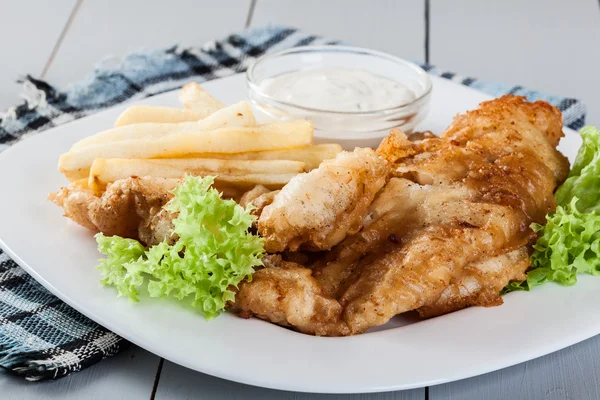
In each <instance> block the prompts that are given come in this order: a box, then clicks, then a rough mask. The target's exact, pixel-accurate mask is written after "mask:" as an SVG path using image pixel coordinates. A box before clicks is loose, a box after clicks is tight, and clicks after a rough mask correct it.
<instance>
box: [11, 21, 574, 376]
mask: <svg viewBox="0 0 600 400" xmlns="http://www.w3.org/2000/svg"><path fill="white" fill-rule="evenodd" d="M337 43H338V42H337V41H330V40H327V39H324V38H322V37H319V36H314V35H309V34H306V33H303V32H301V31H298V30H296V29H291V28H287V27H281V26H267V27H259V28H252V29H250V30H247V31H245V32H242V33H239V34H234V35H230V36H228V37H226V38H224V39H223V40H220V41H215V42H210V43H207V44H205V45H204V46H202V47H192V48H182V47H179V46H175V47H171V48H168V49H160V50H153V51H145V52H139V53H134V54H131V55H128V56H126V57H125V58H124V59H123V60H122V61H121V63H120V65H118V66H115V67H112V68H108V67H106V66H101V67H99V68H98V69H97V70H96V71H94V73H93V74H92V75H90V77H89V78H88V79H87V80H85V81H83V82H79V83H77V84H74V85H71V86H70V87H69V89H67V90H59V89H57V88H55V87H53V86H52V85H50V84H49V83H47V82H44V81H41V80H38V79H34V78H33V77H31V76H27V77H26V78H25V79H24V80H23V84H24V90H25V92H24V96H25V97H26V99H27V102H26V103H23V104H21V105H19V106H16V107H12V108H10V109H9V110H8V111H7V112H6V113H4V115H3V116H2V117H1V119H0V151H2V150H3V149H5V148H7V147H8V146H10V145H12V144H14V143H15V142H17V141H19V140H23V139H25V138H26V137H27V136H28V135H32V134H36V133H39V132H41V131H43V130H46V129H49V128H52V127H55V126H58V125H62V124H64V123H68V122H70V121H73V120H75V119H78V118H81V117H84V116H86V115H90V114H93V113H96V112H98V111H102V110H104V109H107V108H110V107H112V106H114V105H116V104H120V103H123V102H125V101H130V100H138V99H142V98H144V97H148V96H153V95H155V94H158V93H162V92H166V91H169V90H173V89H177V88H179V87H181V86H183V85H184V84H186V83H187V82H190V81H197V82H203V81H207V80H211V79H217V78H221V77H225V76H229V75H232V74H236V73H239V72H243V71H245V70H246V68H247V67H248V65H249V64H250V63H252V62H253V61H254V60H255V59H256V58H257V57H259V56H261V55H263V54H265V53H268V52H272V51H276V50H281V49H284V48H288V47H293V46H301V45H310V44H337ZM105 64H106V63H105ZM423 67H424V68H425V69H426V70H427V71H429V73H430V74H433V75H437V76H441V77H443V78H446V79H450V80H453V81H456V82H459V83H461V84H463V85H466V86H469V87H472V88H475V89H478V90H480V91H482V92H485V93H487V94H490V95H492V96H495V97H498V96H501V95H504V94H507V93H512V94H518V95H524V96H527V97H528V98H529V99H530V100H539V99H541V100H547V101H549V102H550V103H552V104H554V105H555V106H558V107H559V108H560V110H561V111H562V113H563V115H564V120H565V125H567V126H568V127H570V128H572V129H579V128H580V127H582V126H583V125H584V122H585V109H584V107H583V105H582V103H581V102H580V101H578V100H575V99H571V98H564V97H558V96H549V95H546V94H543V93H540V92H536V91H533V90H528V89H525V88H522V87H520V86H510V85H503V84H497V83H490V82H485V81H482V80H479V79H475V78H469V77H463V76H459V75H457V74H454V73H451V72H445V71H442V70H439V69H438V68H435V67H433V66H428V65H426V66H423ZM126 345H127V342H126V341H125V340H124V339H122V338H120V337H119V336H117V335H116V334H114V333H112V332H110V331H108V330H106V329H105V328H103V327H102V326H99V325H98V324H96V323H95V322H93V321H91V320H89V319H87V318H86V317H84V316H83V315H81V314H79V313H78V312H77V311H75V310H74V309H72V308H71V307H69V306H68V305H66V304H65V303H63V302H62V301H61V300H59V299H58V298H56V297H55V296H53V295H52V294H51V293H50V292H48V291H47V290H46V289H45V288H43V287H42V286H41V285H40V284H39V283H37V282H36V281H35V280H34V279H33V278H31V277H30V276H29V275H28V274H27V273H26V272H25V271H23V270H22V269H21V268H20V267H19V266H18V265H17V264H16V263H15V262H14V261H12V260H11V259H10V258H9V257H8V256H7V255H6V254H5V253H3V252H2V251H1V250H0V367H1V368H2V369H3V370H4V371H7V372H9V373H13V374H17V375H20V376H23V377H25V378H26V379H28V380H32V381H36V380H43V379H56V378H60V377H62V376H65V375H68V374H70V373H72V372H75V371H79V370H81V369H83V368H86V367H88V366H90V365H92V364H95V363H96V362H98V361H100V360H102V359H104V358H106V357H108V356H111V355H113V354H116V353H118V352H119V351H120V350H122V349H123V348H124V347H125V346H126Z"/></svg>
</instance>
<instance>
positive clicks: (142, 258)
mask: <svg viewBox="0 0 600 400" xmlns="http://www.w3.org/2000/svg"><path fill="white" fill-rule="evenodd" d="M213 182H214V178H213V177H205V178H199V177H192V176H189V177H187V178H186V179H185V181H184V182H183V183H182V184H181V185H179V186H177V187H176V188H175V189H174V191H173V194H174V195H175V197H174V198H173V199H172V200H171V201H170V202H169V203H168V204H167V205H166V206H165V208H166V209H167V210H168V211H170V212H171V213H173V214H174V215H177V217H176V218H175V219H173V226H174V228H173V232H174V233H175V234H176V235H177V236H178V239H177V241H176V242H175V243H174V244H172V245H169V244H167V243H166V242H162V243H160V244H158V245H156V246H152V247H150V248H149V249H146V248H144V246H142V244H140V242H138V241H137V240H133V239H124V238H122V237H118V236H112V237H107V236H104V235H103V234H101V233H99V234H97V235H96V240H97V242H98V249H99V250H100V252H101V253H102V254H104V255H106V258H104V259H101V260H100V265H99V266H98V269H99V270H100V272H101V273H102V275H103V276H104V278H103V279H102V281H101V282H102V283H103V284H105V285H109V286H114V287H115V288H116V289H117V291H118V293H119V295H120V296H127V297H129V298H130V299H132V300H134V301H138V300H139V294H140V289H141V288H142V287H146V288H147V290H148V294H149V295H150V296H151V297H167V296H172V297H174V298H177V299H179V300H184V301H190V302H191V304H192V306H193V307H194V308H197V309H199V310H201V311H202V312H203V313H204V315H205V316H206V317H207V318H209V319H210V318H213V317H216V316H218V315H219V313H220V312H221V311H223V310H224V308H225V304H226V302H227V301H229V300H233V299H234V292H232V291H231V290H229V288H230V287H232V286H233V287H237V285H238V284H239V283H240V282H241V281H242V280H244V279H246V278H247V279H249V280H250V279H251V278H252V274H253V273H254V267H256V266H260V265H262V262H261V258H262V255H263V253H264V247H263V240H262V238H260V237H259V236H256V235H253V234H251V233H250V232H249V228H250V227H251V225H252V222H253V221H254V220H255V218H256V217H254V216H253V215H251V214H250V209H244V208H243V207H242V206H240V205H239V204H237V203H236V202H235V201H233V200H223V199H222V198H221V194H220V193H219V192H218V191H217V190H216V189H214V188H212V187H211V185H212V184H213Z"/></svg>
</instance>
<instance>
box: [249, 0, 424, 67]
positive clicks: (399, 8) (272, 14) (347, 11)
mask: <svg viewBox="0 0 600 400" xmlns="http://www.w3.org/2000/svg"><path fill="white" fill-rule="evenodd" d="M424 13H425V11H424V1H423V0H401V1H398V0H379V1H373V2H369V3H368V4H367V3H365V2H364V1H363V0H329V1H322V0H304V1H295V0H257V3H256V7H255V9H254V14H253V16H252V21H251V25H253V26H255V25H263V24H267V23H274V24H282V25H289V26H293V27H297V28H300V29H302V30H304V31H305V32H307V33H314V34H319V35H324V36H327V37H330V38H332V39H339V40H343V41H345V42H347V43H349V44H353V45H356V46H362V47H369V48H373V49H377V50H382V51H386V52H389V53H391V54H395V55H398V56H400V57H403V58H408V59H412V60H415V61H423V60H424V58H425V52H424V41H425V18H424V15H425V14H424Z"/></svg>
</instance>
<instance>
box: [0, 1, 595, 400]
mask: <svg viewBox="0 0 600 400" xmlns="http://www.w3.org/2000/svg"><path fill="white" fill-rule="evenodd" d="M1 5H2V16H3V18H2V23H1V24H0V37H2V39H3V40H2V43H3V46H2V49H3V52H2V53H3V56H2V62H1V63H0V110H2V109H5V108H7V107H8V106H10V105H13V104H15V103H16V102H18V101H19V96H18V93H19V92H20V87H19V86H18V85H17V84H16V83H15V82H16V80H17V79H19V78H20V77H21V76H23V75H25V74H28V73H29V74H31V75H33V76H36V77H41V78H43V79H46V80H47V81H49V82H50V83H52V84H55V85H58V86H65V85H67V84H69V83H71V82H74V81H77V80H81V79H83V78H84V77H85V75H86V74H87V73H89V72H90V71H92V69H93V66H94V64H95V63H96V62H97V61H99V60H100V59H102V58H103V57H105V56H107V55H114V56H117V57H120V56H122V55H124V54H125V53H127V52H130V51H134V50H137V49H139V48H143V47H159V46H169V45H172V44H175V43H181V44H185V45H199V44H202V43H203V42H205V41H207V40H210V39H214V38H219V37H222V36H224V35H226V34H227V33H229V32H233V31H238V30H241V29H243V28H244V27H246V26H249V25H261V24H266V23H269V22H273V23H279V24H286V25H291V26H295V27H299V28H302V29H304V30H306V31H309V32H312V33H318V34H323V35H327V36H329V37H332V38H338V39H342V40H344V41H347V42H349V43H353V44H356V45H360V46H365V47H371V48H376V49H380V50H384V51H387V52H390V53H393V54H396V55H399V56H402V57H404V58H409V59H413V60H417V61H425V60H428V61H429V62H430V63H432V64H436V65H438V66H440V67H442V68H445V69H448V70H453V71H456V72H459V73H461V74H463V75H469V76H475V77H479V78H484V79H488V80H496V81H499V82H506V83H514V84H520V85H523V86H527V87H531V88H535V89H539V90H543V91H545V92H548V93H553V94H557V95H563V96H571V97H576V98H579V99H582V100H583V101H584V102H585V103H586V104H587V106H588V123H590V124H595V125H600V96H599V95H598V91H599V90H600V86H599V85H598V84H597V82H598V67H597V66H598V65H599V64H600V48H598V43H600V7H599V4H598V0H572V1H570V2H566V1H561V0H523V1H521V0H503V1H494V2H490V1H487V2H484V1H480V0H453V1H449V0H397V1H395V0H375V1H367V0H303V1H300V0H220V1H208V0H170V1H168V2H167V1H161V2H159V1H144V0H129V1H120V0H54V1H52V2H49V1H44V0H3V1H2V2H1ZM573 312H576V310H574V311H573ZM574 329H575V328H574ZM531 334H532V335H535V332H531ZM199 345H202V344H199ZM0 398H2V399H11V400H17V399H19V400H20V399H39V398H56V399H81V398H85V399H128V400H129V399H131V400H136V399H154V398H156V399H179V398H190V399H196V398H198V399H276V398H277V399H278V398H286V399H332V400H333V399H342V398H343V399H367V398H369V399H380V400H383V399H411V400H412V399H414V400H417V399H419V400H423V399H436V400H438V399H446V400H450V399H600V336H598V337H595V338H592V339H589V340H587V341H585V342H583V343H580V344H578V345H575V346H572V347H570V348H567V349H564V350H562V351H559V352H557V353H554V354H551V355H548V356H546V357H542V358H540V359H537V360H533V361H530V362H527V363H524V364H521V365H517V366H515V367H512V368H507V369H505V370H501V371H498V372H493V373H490V374H486V375H483V376H480V377H475V378H472V379H466V380H463V381H459V382H454V383H450V384H445V385H439V386H433V387H429V388H424V389H417V390H410V391H403V392H394V393H381V394H372V395H351V396H336V395H311V394H298V393H290V392H279V391H274V390H266V389H260V388H254V387H250V386H245V385H241V384H236V383H232V382H228V381H224V380H221V379H217V378H213V377H210V376H206V375H203V374H200V373H197V372H194V371H191V370H188V369H186V368H183V367H180V366H177V365H175V364H173V363H171V362H169V361H165V360H161V359H160V358H159V357H157V356H155V355H153V354H151V353H149V352H147V351H145V350H143V349H141V348H139V347H136V346H133V345H132V346H131V348H130V349H129V350H128V351H126V352H124V353H122V354H120V355H118V356H116V357H113V358H111V359H108V360H105V361H103V362H101V363H99V364H96V365H95V366H93V367H91V368H88V369H86V370H84V371H82V372H79V373H76V374H74V375H71V376H68V377H66V378H64V379H61V380H59V381H55V382H43V383H29V382H25V381H24V380H22V379H19V378H15V377H12V376H6V375H0Z"/></svg>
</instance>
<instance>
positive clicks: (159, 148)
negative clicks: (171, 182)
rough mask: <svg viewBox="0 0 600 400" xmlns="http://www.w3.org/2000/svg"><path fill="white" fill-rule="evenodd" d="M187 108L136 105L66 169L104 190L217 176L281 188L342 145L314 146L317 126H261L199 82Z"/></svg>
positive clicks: (191, 87)
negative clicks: (138, 181)
mask: <svg viewBox="0 0 600 400" xmlns="http://www.w3.org/2000/svg"><path fill="white" fill-rule="evenodd" d="M179 100H180V101H181V103H182V104H183V106H184V108H182V109H179V108H170V107H152V106H133V107H129V108H128V109H126V110H125V111H124V112H123V113H122V114H121V115H120V116H119V118H118V119H117V121H116V123H115V127H114V128H112V129H109V130H106V131H103V132H99V133H97V134H95V135H93V136H90V137H87V138H85V139H82V140H80V141H79V142H77V143H75V144H74V145H73V146H72V147H71V149H70V150H69V152H67V153H65V154H63V155H61V157H60V161H59V169H60V171H61V172H62V173H63V174H65V176H66V177H67V178H68V179H69V180H70V181H77V182H79V183H80V184H81V185H85V186H87V187H89V188H91V189H93V190H95V191H98V192H101V191H103V190H104V189H105V188H106V185H108V184H110V183H112V182H115V181H116V180H119V179H123V178H128V177H131V176H138V177H148V176H149V177H160V178H170V179H179V178H182V177H183V176H185V175H188V174H189V175H198V176H206V175H213V176H215V177H216V179H215V181H216V182H217V183H220V184H224V185H232V186H238V187H250V186H253V185H258V184H260V185H264V186H267V187H268V188H271V189H276V188H281V187H282V186H283V185H285V184H286V183H287V182H289V181H290V179H292V178H293V177H294V176H295V175H297V174H299V173H302V172H306V171H309V170H311V169H313V168H316V167H318V166H319V164H320V163H321V162H322V161H323V160H326V159H329V158H333V157H335V156H336V155H337V154H338V153H339V152H340V151H341V150H342V148H341V146H340V145H338V144H321V145H313V144H312V136H313V125H312V124H311V123H310V122H309V121H305V120H295V121H285V122H277V123H270V124H257V122H256V119H255V118H254V115H253V113H252V109H251V107H250V104H248V103H247V102H245V101H242V102H239V103H236V104H233V105H230V106H226V105H225V104H223V103H221V102H220V101H218V100H216V99H215V98H213V97H212V96H211V95H210V94H208V93H207V92H206V91H205V90H204V89H202V87H201V86H200V85H198V84H197V83H189V84H187V85H185V86H184V87H183V89H182V90H181V92H180V94H179Z"/></svg>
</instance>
